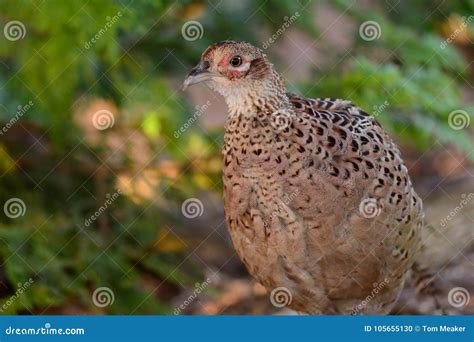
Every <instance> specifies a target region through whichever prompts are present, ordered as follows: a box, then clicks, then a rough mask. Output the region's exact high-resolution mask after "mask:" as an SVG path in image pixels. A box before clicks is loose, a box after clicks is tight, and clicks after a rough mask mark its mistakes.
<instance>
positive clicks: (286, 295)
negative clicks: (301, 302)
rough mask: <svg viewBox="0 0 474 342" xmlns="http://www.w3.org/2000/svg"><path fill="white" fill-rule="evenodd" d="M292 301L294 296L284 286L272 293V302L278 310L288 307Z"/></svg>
mask: <svg viewBox="0 0 474 342" xmlns="http://www.w3.org/2000/svg"><path fill="white" fill-rule="evenodd" d="M292 301H293V296H292V294H291V291H290V290H289V289H288V288H286V287H284V286H280V287H277V288H274V289H273V290H272V292H270V302H271V303H272V305H273V306H275V307H277V308H282V307H285V306H288V305H290V304H291V302H292Z"/></svg>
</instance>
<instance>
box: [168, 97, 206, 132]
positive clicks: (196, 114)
mask: <svg viewBox="0 0 474 342" xmlns="http://www.w3.org/2000/svg"><path fill="white" fill-rule="evenodd" d="M210 106H211V101H209V100H208V101H207V102H206V103H205V104H204V105H202V106H200V105H196V106H195V107H194V108H195V109H196V110H195V112H194V114H193V116H191V117H190V118H189V119H188V121H186V122H185V123H184V124H183V125H182V126H181V127H180V128H178V129H177V130H176V131H174V137H175V138H176V139H178V138H179V137H180V136H181V135H182V134H183V133H184V132H186V130H187V129H188V128H189V127H191V125H193V124H194V123H195V122H196V121H197V120H198V119H199V117H200V116H201V115H202V114H203V113H204V112H205V111H206V110H207V109H208V108H209V107H210Z"/></svg>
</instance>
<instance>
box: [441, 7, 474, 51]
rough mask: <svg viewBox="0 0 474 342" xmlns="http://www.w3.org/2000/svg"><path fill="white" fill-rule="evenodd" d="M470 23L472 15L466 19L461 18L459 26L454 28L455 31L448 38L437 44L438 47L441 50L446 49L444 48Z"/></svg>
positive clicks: (472, 18)
mask: <svg viewBox="0 0 474 342" xmlns="http://www.w3.org/2000/svg"><path fill="white" fill-rule="evenodd" d="M472 22H474V15H470V16H469V17H468V18H466V17H462V23H461V25H459V26H458V27H456V29H455V30H454V31H453V32H452V33H451V34H450V35H449V37H448V38H446V39H445V40H443V41H442V42H441V43H440V44H439V47H440V48H441V49H446V46H448V44H451V43H452V42H453V41H454V40H455V39H456V37H457V36H458V35H459V34H460V33H461V32H463V31H464V30H466V28H467V25H469V24H470V23H472Z"/></svg>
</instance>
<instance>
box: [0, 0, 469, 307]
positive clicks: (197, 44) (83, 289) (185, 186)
mask: <svg viewBox="0 0 474 342" xmlns="http://www.w3.org/2000/svg"><path fill="white" fill-rule="evenodd" d="M319 3H320V2H319V1H303V2H302V1H290V0H287V1H265V2H258V1H256V2H254V1H225V0H224V1H221V2H213V1H209V2H204V1H182V2H175V1H164V0H157V1H145V0H135V1H107V0H100V1H93V2H84V3H78V2H73V1H34V0H2V1H1V2H0V25H1V27H4V25H6V23H8V22H10V21H12V20H18V21H21V22H22V23H23V24H24V26H25V28H26V36H25V37H24V38H23V39H20V40H17V41H9V40H6V39H4V36H1V37H0V39H1V40H2V41H1V43H0V84H1V87H0V104H1V105H0V120H1V121H2V122H7V121H9V120H10V119H11V118H12V117H13V116H14V115H15V113H16V112H17V110H18V109H17V108H18V106H19V105H25V104H27V103H28V102H29V101H32V102H33V103H34V105H33V107H32V108H31V109H29V110H28V111H27V112H26V113H25V114H24V115H23V116H22V117H21V118H20V120H19V122H18V123H17V124H16V126H15V127H13V128H11V129H10V130H9V131H8V132H7V133H6V134H5V135H2V136H1V140H0V173H1V174H2V187H1V189H0V200H1V201H0V203H4V202H5V201H6V200H7V199H9V198H11V197H18V198H21V199H22V200H23V201H24V202H25V203H26V207H27V210H26V214H25V215H24V216H23V217H21V218H18V219H9V218H6V217H3V216H2V218H1V223H0V256H1V263H2V277H1V278H2V282H3V283H4V285H5V286H4V287H5V290H4V292H5V293H4V294H3V297H4V298H5V300H6V299H8V298H9V296H11V294H12V293H13V292H14V291H15V289H16V284H17V283H20V282H25V281H26V280H28V279H29V278H30V277H31V278H33V279H34V281H35V282H34V284H33V285H32V286H31V287H30V288H29V289H28V290H26V291H25V294H24V295H23V296H22V297H21V298H19V299H18V300H16V301H14V302H13V304H11V305H9V306H8V309H6V310H5V311H4V312H6V313H18V312H36V313H41V312H45V310H47V309H50V308H53V309H54V308H59V307H62V306H68V305H72V306H74V307H80V308H82V309H83V310H86V311H87V312H102V309H99V308H97V307H95V306H94V305H93V303H92V301H91V293H92V292H93V290H94V289H96V288H98V287H100V286H108V287H110V288H113V290H114V293H115V303H114V305H112V306H110V307H107V308H106V309H104V310H107V312H109V313H122V314H127V313H135V314H151V313H154V314H156V313H168V312H171V310H172V308H170V307H169V305H168V304H167V303H166V296H161V295H160V291H159V288H160V287H161V286H162V284H172V285H174V286H175V287H176V288H178V290H179V289H180V285H183V284H191V283H193V282H194V281H195V279H197V278H199V277H202V274H200V272H196V271H192V270H190V269H189V268H187V269H184V270H182V269H181V267H180V266H181V261H182V259H183V255H182V253H183V251H182V250H180V248H176V249H175V250H171V251H170V250H168V249H161V248H159V246H158V247H157V241H158V240H159V239H161V238H162V237H163V235H159V232H160V230H161V229H163V227H166V226H168V225H170V226H171V225H186V224H188V225H189V224H190V223H189V222H186V221H185V220H183V218H182V217H181V216H180V215H179V206H180V203H181V201H182V200H184V199H185V198H187V197H189V196H191V195H193V194H194V195H195V194H197V193H199V192H200V191H215V192H219V191H220V156H219V150H220V142H221V140H222V134H221V132H219V131H217V132H207V131H206V130H204V129H201V127H200V126H199V125H194V126H193V127H192V128H191V129H189V130H188V131H186V132H185V133H184V134H183V135H182V136H181V137H180V138H179V139H176V138H175V137H174V136H173V133H174V132H175V131H176V129H178V128H179V127H180V126H181V125H183V123H185V122H186V121H187V120H188V119H189V118H190V117H191V116H192V114H193V111H194V110H193V109H192V108H191V106H190V105H189V104H187V102H186V101H185V100H184V98H183V94H182V93H181V92H180V90H179V86H180V82H181V81H182V79H183V77H184V75H185V74H186V73H187V72H188V71H189V67H190V66H191V65H194V64H195V63H196V62H197V60H198V58H199V55H200V53H201V52H202V51H203V50H204V49H205V47H206V46H207V45H209V44H211V43H213V42H216V41H220V40H224V39H236V40H247V41H250V42H252V43H254V44H255V45H257V46H261V45H262V42H263V41H266V40H267V39H268V37H269V36H271V34H272V32H275V31H276V30H277V29H278V28H279V27H281V25H282V22H283V18H284V17H285V16H291V15H293V14H294V13H295V12H296V11H298V12H299V14H300V17H299V19H298V20H297V21H296V22H295V24H294V27H293V28H292V29H296V30H300V31H303V32H305V33H306V34H307V35H308V36H309V37H311V39H313V40H314V39H316V40H317V39H319V38H320V35H321V34H323V32H322V30H321V29H320V28H317V26H316V25H315V23H314V14H315V12H316V10H317V8H318V7H317V6H318V5H319ZM332 4H333V6H334V7H335V8H339V9H341V10H344V11H345V15H346V16H347V18H349V19H350V20H352V21H353V22H354V25H355V29H354V32H353V35H354V46H352V48H351V53H350V54H349V55H347V54H344V53H341V54H340V55H339V56H332V57H331V58H333V59H334V60H340V61H341V62H340V63H338V64H337V65H335V66H334V67H333V68H327V69H324V68H323V69H319V70H314V79H315V80H316V81H315V82H311V83H306V84H301V90H304V91H303V93H305V94H306V95H311V96H314V97H341V98H349V99H351V100H353V101H354V102H355V103H356V104H358V105H359V106H361V107H363V108H365V109H366V110H367V111H369V112H370V111H374V110H372V108H374V106H380V105H382V104H384V103H386V102H387V103H388V105H386V106H383V107H384V108H383V110H382V111H380V113H378V112H377V115H378V119H379V120H380V121H381V122H382V123H383V124H384V125H385V126H386V127H387V128H388V129H389V130H390V131H391V132H392V133H394V134H395V135H396V136H397V137H398V140H399V141H402V142H406V143H412V144H413V145H415V146H418V147H420V148H428V147H429V146H430V144H431V143H432V142H433V141H434V139H439V140H441V141H443V142H449V143H454V144H456V145H457V146H458V147H460V148H461V149H463V150H465V151H469V152H470V150H472V145H471V142H470V140H469V136H468V135H467V133H466V132H465V131H453V130H452V129H450V128H449V126H448V120H447V117H448V114H449V113H450V112H451V111H453V110H456V109H463V105H462V103H461V98H460V88H461V86H462V85H463V82H464V80H467V79H468V78H469V75H468V74H467V73H468V71H467V67H468V64H469V63H468V62H467V61H466V58H465V57H463V56H462V55H461V53H460V52H459V51H458V50H457V48H456V47H455V45H454V44H448V45H447V46H446V48H445V49H441V48H440V44H441V43H442V41H443V39H444V38H443V37H442V36H441V35H440V29H439V27H440V25H442V23H443V21H444V20H445V19H446V18H445V17H443V16H440V15H438V14H439V13H438V12H435V14H434V15H431V16H427V12H429V11H430V10H432V9H434V8H437V7H436V6H438V5H440V6H441V7H440V9H441V10H442V12H443V13H446V14H447V15H450V14H457V15H460V16H463V15H464V16H469V14H470V13H474V5H473V4H472V2H469V1H456V2H449V4H438V2H437V1H428V0H427V1H421V0H420V1H410V5H409V6H408V5H406V4H404V3H403V2H402V3H401V4H399V5H398V6H399V7H398V11H399V12H401V13H399V14H398V13H395V11H389V10H388V9H387V8H383V7H380V8H377V7H374V8H373V9H372V10H370V11H367V9H365V8H360V7H358V6H357V5H354V2H353V1H342V0H339V1H335V2H333V3H332ZM414 8H417V10H413V9H414ZM188 20H198V21H199V22H200V23H201V24H202V26H203V28H204V32H203V33H204V34H203V37H202V39H199V40H196V41H188V40H186V39H183V36H182V33H181V28H182V25H183V24H184V23H185V22H187V21H188ZM366 20H375V21H377V22H378V23H379V24H380V27H381V29H382V34H381V37H380V39H377V40H374V41H370V42H367V41H364V40H362V39H361V38H360V36H359V34H358V27H359V25H360V23H362V22H364V21H366ZM105 27H107V29H105ZM469 27H470V29H471V32H472V23H471V24H470V26H469ZM267 35H268V36H267ZM94 37H98V38H94ZM281 39H283V37H282V38H281ZM321 48H322V49H323V51H325V50H326V51H327V53H331V46H330V44H329V45H328V46H322V47H321ZM271 51H272V50H271V49H270V50H269V51H267V52H268V54H271ZM270 58H271V59H272V60H274V59H276V58H273V56H270ZM277 65H278V63H277ZM471 82H472V81H471ZM97 99H101V100H102V101H106V102H107V103H108V104H109V105H110V106H111V107H114V108H116V112H117V113H120V116H118V117H116V118H115V119H116V122H115V126H114V127H113V128H110V129H109V130H107V131H104V132H99V137H98V138H97V137H96V138H95V140H94V139H92V140H91V139H89V138H88V135H87V128H84V127H83V126H81V125H80V124H78V118H77V115H79V116H80V115H81V113H83V112H87V105H88V104H90V103H92V102H94V101H96V100H97ZM466 110H468V109H466ZM470 110H471V109H469V111H470ZM79 121H80V119H79ZM2 126H3V124H2ZM96 133H97V132H96ZM110 134H115V136H113V137H115V139H118V140H119V143H118V145H117V144H115V145H113V144H110V140H108V139H112V138H108V137H110ZM138 138H140V139H141V140H140V139H138ZM140 141H143V145H138V147H133V146H132V145H133V144H134V143H137V144H138V143H139V142H140ZM122 145H126V147H125V150H124V151H122V149H121V148H122V147H123V146H122ZM129 145H130V146H131V147H130V146H129ZM129 147H130V148H129ZM127 148H129V149H127ZM134 148H135V149H134ZM117 151H118V152H117ZM146 151H149V154H148V155H147V156H148V157H147V158H146V160H145V161H142V162H141V163H137V162H136V159H137V157H138V156H137V154H140V153H142V152H143V153H145V152H146ZM117 158H118V159H119V160H118V161H117V160H116V159H117ZM148 158H149V159H148ZM166 161H167V162H168V163H164V162H166ZM170 169H171V171H170ZM144 171H147V172H148V171H149V172H150V173H151V175H149V176H147V177H146V179H144V180H143V179H141V174H142V173H144ZM144 174H147V173H144ZM137 178H139V179H140V180H141V183H140V186H138V185H137V188H140V187H143V184H147V186H148V187H146V186H145V188H146V189H145V190H144V194H143V193H140V191H135V190H134V189H131V190H130V189H128V191H125V195H124V196H121V197H120V198H119V199H118V200H117V201H116V202H114V203H113V204H112V205H111V206H110V208H108V209H107V211H106V212H105V213H104V214H102V216H101V217H100V218H99V219H98V220H97V221H95V222H94V223H93V224H92V225H91V226H90V227H85V225H84V220H85V218H87V217H89V216H90V215H91V214H92V213H94V212H95V211H96V210H97V209H98V207H100V206H101V205H102V204H103V203H104V201H105V200H106V198H107V197H106V195H107V194H110V193H113V192H115V190H114V189H115V188H116V187H117V186H118V187H121V185H120V184H121V183H120V182H121V180H122V181H123V179H125V180H126V181H125V184H135V185H136V184H137V183H138V181H137V183H134V182H135V181H136V180H137ZM142 183H143V184H142ZM126 187H127V186H126ZM130 187H131V188H133V186H130ZM150 188H151V189H150ZM137 192H138V195H137ZM142 192H143V191H142ZM150 208H151V209H150ZM160 246H161V245H160ZM150 279H152V281H150ZM147 281H148V282H151V285H150V284H148V285H144V283H146V282H147ZM155 290H156V291H155Z"/></svg>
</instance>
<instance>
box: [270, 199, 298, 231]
mask: <svg viewBox="0 0 474 342" xmlns="http://www.w3.org/2000/svg"><path fill="white" fill-rule="evenodd" d="M298 194H299V191H298V190H296V191H294V192H292V193H290V194H285V195H283V203H284V204H285V205H289V204H290V203H291V202H292V201H293V200H294V199H295V198H296V197H297V196H298ZM279 210H280V209H278V210H273V211H272V213H271V214H270V217H268V218H265V220H263V225H264V226H265V227H267V226H268V224H269V223H270V222H271V221H272V220H273V219H275V218H277V217H278V213H279Z"/></svg>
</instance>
